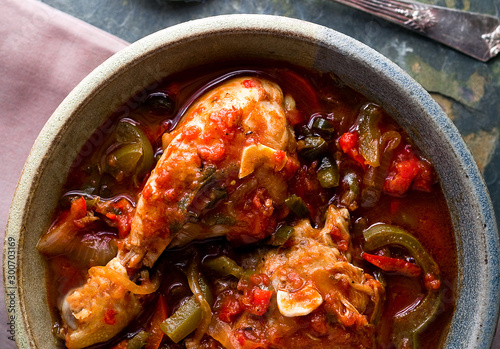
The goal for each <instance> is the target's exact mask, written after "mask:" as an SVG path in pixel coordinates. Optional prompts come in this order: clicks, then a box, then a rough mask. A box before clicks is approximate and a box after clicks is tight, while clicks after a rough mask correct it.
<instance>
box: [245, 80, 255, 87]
mask: <svg viewBox="0 0 500 349" xmlns="http://www.w3.org/2000/svg"><path fill="white" fill-rule="evenodd" d="M243 86H245V87H246V88H252V87H255V83H254V81H253V80H250V79H246V80H243Z"/></svg>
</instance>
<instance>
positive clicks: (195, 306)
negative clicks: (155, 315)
mask: <svg viewBox="0 0 500 349" xmlns="http://www.w3.org/2000/svg"><path fill="white" fill-rule="evenodd" d="M202 313H203V312H202V310H201V307H200V304H199V303H198V302H197V301H196V297H195V296H191V298H189V300H188V301H187V302H185V303H182V305H181V306H180V307H179V308H178V309H177V310H176V311H175V313H173V314H172V315H171V316H170V317H169V318H167V319H166V320H165V321H163V322H162V323H161V324H160V328H161V330H162V331H163V332H165V334H166V335H167V336H169V337H170V339H171V340H172V341H173V342H174V343H179V342H180V341H181V340H183V339H184V338H186V337H187V336H188V335H189V334H190V333H191V332H193V331H194V330H196V328H197V327H198V325H199V324H200V323H201V318H202Z"/></svg>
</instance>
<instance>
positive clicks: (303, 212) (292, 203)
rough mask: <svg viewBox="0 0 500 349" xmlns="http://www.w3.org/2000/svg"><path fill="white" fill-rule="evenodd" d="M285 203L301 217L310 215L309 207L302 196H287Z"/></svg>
mask: <svg viewBox="0 0 500 349" xmlns="http://www.w3.org/2000/svg"><path fill="white" fill-rule="evenodd" d="M285 204H286V205H287V206H288V208H289V209H290V210H292V212H293V213H295V214H296V215H297V216H298V217H299V218H306V217H309V209H308V208H307V206H306V203H305V202H304V200H302V198H301V197H300V196H297V195H295V194H293V195H291V196H289V197H287V198H286V199H285Z"/></svg>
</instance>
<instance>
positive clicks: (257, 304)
mask: <svg viewBox="0 0 500 349" xmlns="http://www.w3.org/2000/svg"><path fill="white" fill-rule="evenodd" d="M268 285H269V277H268V276H267V275H265V274H254V275H252V276H251V277H250V278H249V279H248V280H245V279H242V280H240V282H239V283H238V289H239V290H240V291H243V296H241V297H240V299H239V300H240V304H241V306H242V307H243V309H244V310H245V311H248V312H249V313H251V314H254V315H264V313H265V312H266V311H267V308H269V303H270V301H271V296H272V295H273V292H272V291H270V290H267V289H264V288H261V286H262V287H266V286H268Z"/></svg>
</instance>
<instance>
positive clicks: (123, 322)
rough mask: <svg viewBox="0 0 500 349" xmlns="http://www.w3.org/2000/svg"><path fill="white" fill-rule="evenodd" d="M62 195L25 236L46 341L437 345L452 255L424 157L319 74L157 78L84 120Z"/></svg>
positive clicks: (357, 97) (372, 107)
mask: <svg viewBox="0 0 500 349" xmlns="http://www.w3.org/2000/svg"><path fill="white" fill-rule="evenodd" d="M207 72H208V73H207ZM89 149H90V150H91V151H89ZM64 193H65V194H64V195H63V196H62V198H61V202H60V205H59V208H58V211H57V213H56V216H55V218H54V223H53V224H52V226H51V227H50V229H48V231H47V233H46V234H44V235H43V236H42V237H41V239H40V241H39V243H38V249H39V251H40V253H42V254H43V255H44V256H45V257H46V261H47V280H48V281H47V289H48V294H49V304H50V305H51V307H52V309H53V318H54V335H55V337H56V339H57V342H58V345H60V346H61V347H67V348H69V349H76V348H87V347H91V348H115V349H120V348H121V349H125V348H127V349H139V348H146V349H158V348H227V349H240V348H241V349H254V348H418V347H419V346H422V347H425V348H438V347H440V343H441V342H442V341H443V337H444V336H445V334H446V328H447V326H448V324H449V321H450V319H451V315H452V313H453V308H454V302H453V296H452V295H453V294H454V287H455V281H456V280H455V278H456V253H455V244H454V240H453V233H452V227H451V223H450V217H449V213H448V210H447V206H446V202H445V200H444V198H443V194H442V192H441V189H440V186H439V182H438V178H437V176H436V174H435V172H434V169H433V166H432V164H431V163H430V162H429V161H428V160H427V159H426V158H425V156H424V155H423V154H422V153H421V152H420V151H419V149H417V147H416V146H415V145H414V144H413V143H412V141H411V139H409V137H408V135H407V134H406V133H405V131H404V130H403V129H402V128H401V127H399V126H398V125H397V124H396V123H395V122H394V121H393V120H392V119H391V118H390V117H389V116H388V115H387V114H386V112H385V111H384V110H383V109H382V108H381V107H380V106H379V105H377V104H375V103H372V102H370V101H368V100H367V99H366V98H365V97H363V96H362V95H361V94H359V93H357V92H355V91H353V90H352V89H350V88H349V87H347V86H346V85H345V84H343V83H342V81H340V80H339V79H338V78H337V77H336V76H335V75H334V74H331V73H317V72H311V71H305V70H303V69H299V68H296V67H286V66H283V64H273V63H270V62H267V63H262V64H257V65H253V66H245V67H241V65H240V66H235V67H234V68H228V65H225V66H224V67H217V66H212V67H204V68H203V69H194V70H193V71H189V72H185V73H183V74H178V75H175V76H171V77H168V78H165V79H164V80H163V81H162V82H161V83H159V84H158V85H156V86H152V87H150V88H148V89H145V90H144V91H143V93H141V94H139V95H137V96H135V97H134V98H132V99H131V100H130V101H129V102H128V103H127V104H126V105H124V106H123V107H122V108H120V109H119V110H118V111H117V112H116V113H115V114H114V115H112V116H111V117H110V118H109V120H108V121H106V123H105V124H104V125H103V126H102V127H101V128H100V129H98V130H97V132H96V133H95V135H94V136H93V137H92V138H91V139H90V140H89V141H88V143H87V144H86V145H85V146H84V149H82V151H81V153H80V156H79V157H78V158H77V160H76V161H75V164H74V166H73V167H72V171H71V172H70V174H69V176H68V180H67V183H66V185H65V188H64Z"/></svg>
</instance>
